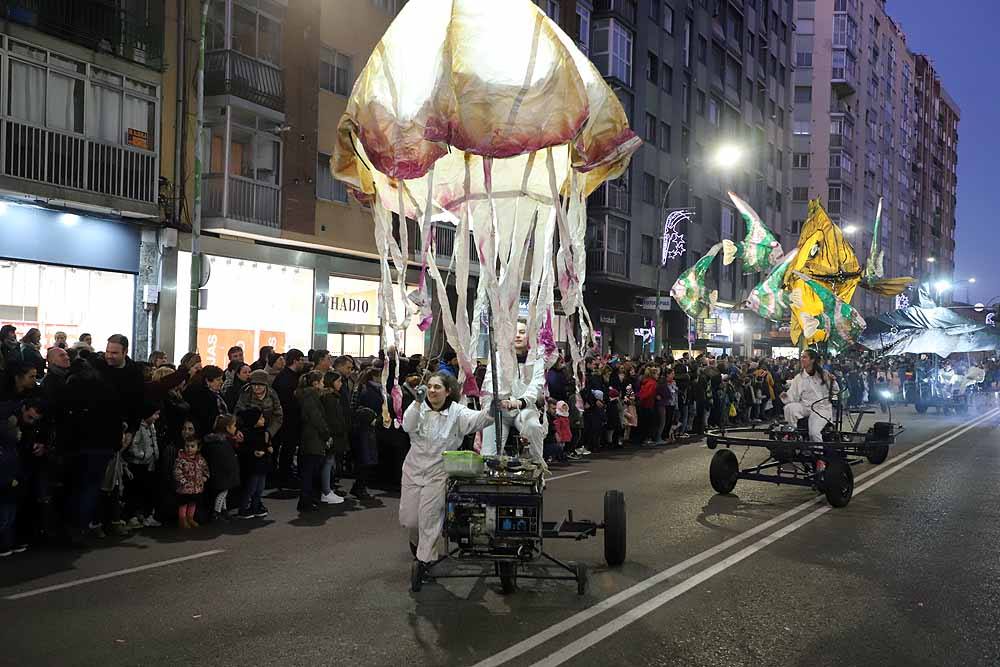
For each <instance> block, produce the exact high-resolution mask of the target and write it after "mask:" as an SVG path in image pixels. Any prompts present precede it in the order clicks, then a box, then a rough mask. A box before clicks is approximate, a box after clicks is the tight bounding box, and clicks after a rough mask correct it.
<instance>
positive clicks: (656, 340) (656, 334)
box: [653, 176, 678, 358]
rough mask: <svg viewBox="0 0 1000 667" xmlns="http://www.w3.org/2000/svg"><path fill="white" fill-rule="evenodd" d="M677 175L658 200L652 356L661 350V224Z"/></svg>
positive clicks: (662, 224) (665, 214)
mask: <svg viewBox="0 0 1000 667" xmlns="http://www.w3.org/2000/svg"><path fill="white" fill-rule="evenodd" d="M677 178H678V177H677V176H674V177H673V178H672V179H670V183H668V184H667V191H666V192H664V193H663V199H662V200H661V201H660V222H659V225H660V258H659V259H658V260H656V309H655V310H654V312H655V313H656V319H655V320H654V321H655V322H656V324H655V326H654V327H653V357H654V358H656V357H659V356H660V354H661V353H662V352H663V350H662V348H661V347H660V329H662V328H663V327H661V326H660V324H661V319H660V274H661V273H663V226H664V225H665V224H666V219H667V200H668V199H669V198H670V190H671V189H673V187H674V183H676V182H677Z"/></svg>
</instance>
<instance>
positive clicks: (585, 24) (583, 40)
mask: <svg viewBox="0 0 1000 667" xmlns="http://www.w3.org/2000/svg"><path fill="white" fill-rule="evenodd" d="M576 42H577V44H579V45H580V50H581V51H583V52H584V53H585V54H589V53H590V9H589V8H587V7H586V6H585V5H583V4H582V3H579V2H578V3H576Z"/></svg>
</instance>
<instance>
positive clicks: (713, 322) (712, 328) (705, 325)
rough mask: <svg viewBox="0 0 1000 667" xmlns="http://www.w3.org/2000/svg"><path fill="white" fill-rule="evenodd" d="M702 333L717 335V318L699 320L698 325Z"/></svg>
mask: <svg viewBox="0 0 1000 667" xmlns="http://www.w3.org/2000/svg"><path fill="white" fill-rule="evenodd" d="M699 326H700V328H701V330H702V332H703V333H707V334H717V333H719V326H720V325H719V318H717V317H706V318H705V319H703V320H701V322H700V324H699Z"/></svg>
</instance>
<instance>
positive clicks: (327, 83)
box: [319, 47, 352, 97]
mask: <svg viewBox="0 0 1000 667" xmlns="http://www.w3.org/2000/svg"><path fill="white" fill-rule="evenodd" d="M351 84H352V81H351V57H350V56H348V55H344V54H343V53H339V52H338V51H335V50H333V49H328V48H325V47H324V48H321V49H320V55H319V87H320V88H322V89H323V90H329V91H330V92H331V93H336V94H337V95H343V96H345V97H346V96H348V95H350V94H351Z"/></svg>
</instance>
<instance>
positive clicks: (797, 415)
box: [785, 403, 833, 442]
mask: <svg viewBox="0 0 1000 667" xmlns="http://www.w3.org/2000/svg"><path fill="white" fill-rule="evenodd" d="M819 412H820V414H817V413H816V412H813V410H812V409H811V408H810V407H809V406H808V405H806V404H805V403H788V404H787V405H785V421H786V422H788V423H789V424H791V425H793V426H794V425H795V424H796V423H797V422H798V421H799V420H800V419H802V418H803V417H809V439H810V440H812V441H813V442H823V427H824V426H826V425H827V424H829V423H830V422H832V421H833V418H832V417H833V415H832V414H831V415H830V416H829V417H828V416H826V415H824V414H822V413H823V410H820V411H819Z"/></svg>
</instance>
